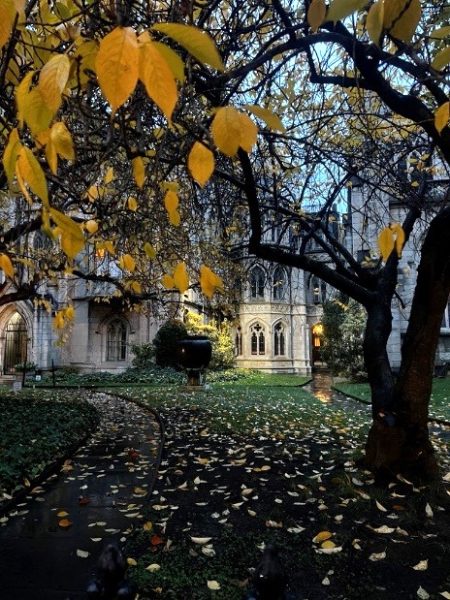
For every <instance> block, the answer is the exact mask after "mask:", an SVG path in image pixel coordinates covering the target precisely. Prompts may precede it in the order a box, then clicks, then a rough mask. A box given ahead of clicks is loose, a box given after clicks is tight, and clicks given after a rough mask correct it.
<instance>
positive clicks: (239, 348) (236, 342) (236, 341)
mask: <svg viewBox="0 0 450 600" xmlns="http://www.w3.org/2000/svg"><path fill="white" fill-rule="evenodd" d="M234 349H235V352H236V356H242V329H241V328H240V327H238V328H237V331H236V336H235V338H234Z"/></svg>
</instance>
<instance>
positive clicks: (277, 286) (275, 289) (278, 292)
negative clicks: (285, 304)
mask: <svg viewBox="0 0 450 600" xmlns="http://www.w3.org/2000/svg"><path fill="white" fill-rule="evenodd" d="M285 294H286V272H285V270H284V269H282V268H281V267H277V268H276V269H275V271H274V272H273V283H272V296H273V299H274V300H284V297H285Z"/></svg>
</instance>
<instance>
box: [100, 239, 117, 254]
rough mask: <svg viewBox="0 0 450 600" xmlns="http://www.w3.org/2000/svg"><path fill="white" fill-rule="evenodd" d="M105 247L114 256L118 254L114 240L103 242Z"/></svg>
mask: <svg viewBox="0 0 450 600" xmlns="http://www.w3.org/2000/svg"><path fill="white" fill-rule="evenodd" d="M103 247H104V249H105V250H106V252H109V254H111V255H112V256H114V255H115V254H116V248H115V246H114V244H113V242H111V240H106V241H105V242H103Z"/></svg>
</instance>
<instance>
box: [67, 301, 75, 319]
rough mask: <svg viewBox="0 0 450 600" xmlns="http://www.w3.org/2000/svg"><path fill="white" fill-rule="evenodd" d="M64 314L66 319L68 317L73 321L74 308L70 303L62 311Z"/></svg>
mask: <svg viewBox="0 0 450 600" xmlns="http://www.w3.org/2000/svg"><path fill="white" fill-rule="evenodd" d="M64 316H65V318H66V319H68V320H69V321H73V320H74V318H75V309H74V307H73V306H72V304H70V305H69V306H68V307H67V308H66V309H65V311H64Z"/></svg>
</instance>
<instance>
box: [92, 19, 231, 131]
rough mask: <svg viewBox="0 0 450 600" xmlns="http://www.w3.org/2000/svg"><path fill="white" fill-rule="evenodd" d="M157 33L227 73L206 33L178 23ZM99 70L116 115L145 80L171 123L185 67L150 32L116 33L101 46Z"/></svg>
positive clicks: (164, 25)
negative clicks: (177, 82)
mask: <svg viewBox="0 0 450 600" xmlns="http://www.w3.org/2000/svg"><path fill="white" fill-rule="evenodd" d="M153 29H154V30H156V31H159V32H160V33H163V34H165V35H167V36H168V37H170V38H172V39H173V40H174V41H175V42H177V43H178V44H179V45H180V46H182V47H183V48H184V49H185V50H187V51H188V52H189V53H190V54H191V55H192V56H193V57H194V58H196V59H197V60H199V61H200V62H201V63H203V64H208V65H210V66H212V67H214V68H216V69H218V70H223V64H222V60H221V58H220V55H219V53H218V51H217V48H216V46H215V44H214V42H213V40H212V39H211V38H210V36H209V35H208V34H207V33H205V32H204V31H201V30H200V29H198V28H196V27H193V26H190V25H182V24H178V23H160V24H158V25H154V26H153ZM95 70H96V73H97V78H98V81H99V84H100V88H101V90H102V92H103V95H104V96H105V98H106V99H107V100H108V102H109V104H110V106H111V110H112V112H113V114H114V113H115V112H116V111H117V110H118V109H119V108H120V107H121V106H122V105H123V104H124V103H125V102H126V101H127V100H128V98H129V97H130V96H131V95H132V93H133V92H134V90H135V88H136V85H137V82H138V80H141V81H142V83H143V84H144V87H145V89H146V91H147V94H148V96H149V98H151V100H153V102H154V103H155V104H156V105H157V106H158V107H159V108H160V109H161V111H162V112H163V113H164V115H165V116H166V117H167V119H168V120H169V121H170V119H171V118H172V113H173V111H174V108H175V106H176V103H177V101H178V90H177V84H176V81H177V80H178V81H183V80H184V66H183V63H182V61H181V59H180V58H179V56H178V55H177V54H176V53H175V52H174V51H173V50H171V49H170V48H169V47H168V46H165V45H164V44H161V43H158V42H155V41H153V40H152V38H151V36H150V34H149V32H144V33H143V34H141V35H140V36H139V37H138V36H137V34H136V32H135V30H134V29H133V28H132V27H116V28H115V29H113V31H111V32H110V33H109V34H108V35H106V36H105V37H104V38H103V39H102V40H101V42H100V47H99V50H98V53H97V56H96V59H95Z"/></svg>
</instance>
